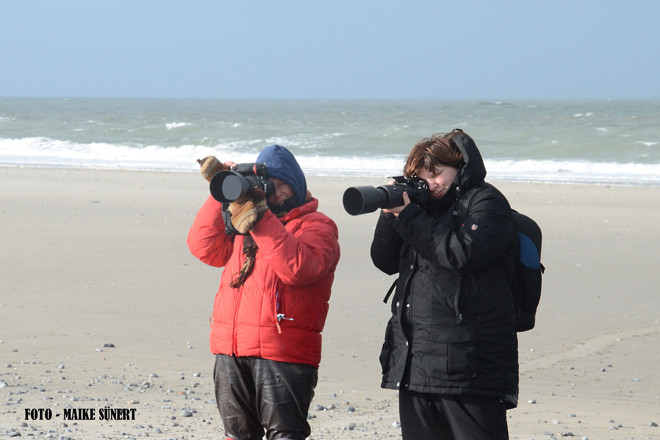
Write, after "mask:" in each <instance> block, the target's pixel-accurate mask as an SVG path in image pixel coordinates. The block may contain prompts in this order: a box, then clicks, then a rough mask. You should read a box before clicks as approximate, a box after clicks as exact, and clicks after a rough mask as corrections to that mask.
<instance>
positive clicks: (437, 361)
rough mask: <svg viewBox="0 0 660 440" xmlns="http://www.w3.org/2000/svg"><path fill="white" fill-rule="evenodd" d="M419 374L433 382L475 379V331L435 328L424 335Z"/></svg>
mask: <svg viewBox="0 0 660 440" xmlns="http://www.w3.org/2000/svg"><path fill="white" fill-rule="evenodd" d="M420 358H421V367H422V370H424V371H425V372H427V373H428V376H429V377H430V378H433V379H440V380H464V379H470V378H473V377H475V376H476V375H477V329H476V328H474V327H470V326H456V327H435V328H432V329H428V330H426V331H424V334H423V336H422V353H421V356H420Z"/></svg>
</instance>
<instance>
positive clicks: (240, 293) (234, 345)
mask: <svg viewBox="0 0 660 440" xmlns="http://www.w3.org/2000/svg"><path fill="white" fill-rule="evenodd" d="M242 299H243V286H242V285H241V287H240V289H239V291H238V298H237V300H236V309H235V310H234V325H233V326H232V336H231V341H232V342H231V345H232V347H231V352H232V354H233V355H234V356H238V352H237V351H238V350H237V349H238V342H237V338H238V337H237V335H236V327H237V325H236V323H237V321H238V312H239V310H240V309H241V300H242Z"/></svg>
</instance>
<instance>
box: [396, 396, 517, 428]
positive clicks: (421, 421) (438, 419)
mask: <svg viewBox="0 0 660 440" xmlns="http://www.w3.org/2000/svg"><path fill="white" fill-rule="evenodd" d="M399 416H400V417H401V432H402V434H403V440H507V439H508V438H509V429H508V426H507V423H506V405H505V403H504V402H502V401H501V400H500V399H499V398H497V397H485V396H450V395H440V394H426V393H415V392H411V391H405V390H400V391H399Z"/></svg>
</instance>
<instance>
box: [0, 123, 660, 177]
mask: <svg viewBox="0 0 660 440" xmlns="http://www.w3.org/2000/svg"><path fill="white" fill-rule="evenodd" d="M337 135H338V134H337ZM276 140H278V139H276V138H271V139H268V141H276ZM289 141H291V140H290V139H289ZM273 143H276V142H273ZM263 144H264V140H263V139H259V140H254V142H251V143H250V145H247V146H246V143H245V142H243V141H240V142H239V141H236V143H226V144H222V145H213V146H210V145H183V146H179V147H163V146H157V145H147V146H142V145H137V144H122V145H114V144H108V143H100V142H99V143H89V144H84V143H75V142H71V141H60V140H56V139H50V138H45V137H32V138H22V139H2V138H0V165H5V166H7V165H9V166H48V167H65V168H101V169H104V168H105V169H132V170H162V171H197V170H198V169H199V165H198V164H197V162H196V160H197V159H201V158H203V157H206V156H211V155H213V156H216V157H217V158H218V159H220V160H221V161H227V160H232V161H234V162H237V163H249V162H254V161H255V160H256V158H257V155H258V153H259V151H260V149H261V147H262V146H263ZM296 158H297V160H298V162H299V163H300V166H301V167H302V169H303V170H304V171H305V173H306V174H308V175H329V176H339V175H344V176H377V177H382V178H383V179H386V178H387V177H390V176H397V175H401V174H402V170H403V164H404V161H405V155H403V154H402V155H390V156H370V157H364V156H357V155H354V156H329V155H319V154H305V153H303V154H300V153H298V154H296ZM485 163H486V168H487V170H488V178H489V179H491V180H514V181H538V182H567V183H569V182H573V183H575V182H582V183H614V184H642V185H660V164H642V163H615V162H587V161H558V160H486V162H485Z"/></svg>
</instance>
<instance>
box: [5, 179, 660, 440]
mask: <svg viewBox="0 0 660 440" xmlns="http://www.w3.org/2000/svg"><path fill="white" fill-rule="evenodd" d="M489 181H490V180H489ZM0 182H2V187H3V190H4V191H3V194H2V196H1V197H2V210H0V226H1V227H2V230H3V231H4V232H5V234H4V235H5V237H6V238H5V239H4V242H5V243H4V246H3V252H2V254H0V264H1V266H2V267H3V268H4V270H5V273H6V274H7V275H6V276H5V277H3V281H2V287H3V295H2V298H1V299H0V317H1V321H2V332H1V334H0V341H1V342H0V358H2V359H3V361H4V362H3V364H2V365H0V373H1V374H0V396H1V397H2V399H3V401H5V405H4V406H3V407H2V408H1V409H0V435H3V436H7V435H8V434H9V433H11V432H17V433H20V434H21V435H22V436H27V435H35V436H37V437H43V436H44V435H47V434H48V433H49V432H50V433H54V434H56V436H57V437H59V436H60V435H66V436H70V437H72V438H89V437H98V436H99V433H101V434H102V435H103V436H105V437H107V438H120V437H121V438H123V437H124V435H123V434H124V433H126V434H127V435H129V436H132V437H138V436H146V435H145V434H147V435H149V436H151V437H156V438H160V437H166V438H182V439H183V438H191V437H195V438H220V437H222V435H221V434H222V429H221V424H220V419H219V415H218V414H217V409H216V407H215V404H214V402H213V399H214V397H213V379H212V375H211V371H212V366H213V365H212V363H213V359H212V355H211V354H210V352H209V350H208V342H207V339H208V319H209V315H210V313H211V307H212V302H213V296H214V294H215V291H216V290H217V283H218V280H219V276H220V271H219V270H218V269H215V268H211V267H208V266H205V265H204V264H202V263H201V262H199V261H197V260H196V259H194V257H192V256H191V255H190V253H189V251H188V249H187V247H186V244H185V239H186V235H187V232H188V228H189V227H190V224H191V223H192V220H193V218H194V215H195V214H196V212H197V209H198V208H199V206H201V203H202V202H203V200H204V199H205V198H206V196H207V193H208V190H207V188H208V186H207V183H206V181H204V180H203V179H202V178H201V176H199V174H198V173H193V172H187V171H182V172H162V171H129V170H125V171H114V170H93V169H72V168H61V169H60V168H42V167H33V168H27V167H26V168H19V167H0ZM384 182H385V181H384V179H382V178H378V177H353V176H341V177H339V176H337V177H334V176H308V187H309V189H310V191H311V192H312V195H314V196H315V197H317V198H319V200H320V207H319V209H320V210H321V211H322V212H324V213H326V214H327V215H329V216H330V217H331V218H332V219H333V220H334V221H335V222H336V223H337V225H338V227H339V231H340V245H341V249H342V258H341V260H340V263H339V266H338V267H337V272H336V276H335V283H334V286H333V293H332V298H331V300H330V312H329V315H328V320H327V322H326V327H325V330H324V332H323V337H324V347H323V358H322V360H321V367H320V369H319V384H318V386H317V389H316V397H315V399H314V401H313V403H312V408H311V409H310V416H311V417H312V418H311V419H310V424H311V425H312V435H311V438H315V439H318V440H321V439H335V438H338V437H340V436H341V437H342V438H344V439H358V438H377V436H378V437H391V438H396V437H397V436H398V433H399V432H400V430H399V429H398V428H397V427H396V426H395V425H396V422H397V421H398V406H397V405H398V404H397V393H396V392H394V391H390V390H383V389H381V388H380V366H379V364H378V353H379V352H380V346H381V343H382V338H383V335H384V330H385V324H386V322H387V319H388V317H389V306H388V305H385V304H383V303H382V298H383V296H384V295H385V292H386V291H387V289H388V288H389V286H390V284H391V282H392V281H393V279H394V278H392V277H387V276H385V275H384V274H381V273H379V272H378V271H377V270H376V269H375V268H373V266H372V265H371V262H370V260H369V255H368V252H369V251H368V249H369V244H370V239H371V235H372V234H373V227H374V226H375V222H376V216H377V213H370V214H365V215H361V216H350V215H348V214H347V213H346V212H345V211H344V210H343V207H342V204H341V195H342V193H343V191H344V190H345V188H347V187H348V186H354V185H361V184H365V185H374V186H377V185H381V184H383V183H384ZM490 182H491V183H493V184H494V185H495V186H497V187H498V188H499V189H500V190H501V191H502V192H503V193H504V194H505V195H506V196H507V198H508V199H509V201H510V203H511V205H512V207H513V208H514V209H517V210H519V211H521V212H523V213H525V214H527V215H529V216H531V217H532V218H534V219H535V220H536V221H537V222H538V223H539V225H540V226H541V228H542V229H543V233H544V243H543V252H542V261H543V263H544V265H545V266H546V268H547V271H546V274H545V276H544V281H543V282H544V288H543V294H542V298H541V304H540V306H539V311H538V314H537V327H536V328H535V329H533V330H531V331H529V332H525V333H520V334H519V343H520V349H519V353H520V354H519V357H520V371H521V383H520V389H521V391H520V398H519V406H518V408H517V409H515V410H512V411H510V412H509V430H510V433H511V438H520V439H526V438H532V437H534V438H541V437H544V436H548V435H549V434H548V433H552V434H555V435H556V434H558V433H561V434H562V435H566V434H568V433H572V434H574V435H575V436H580V437H589V438H592V439H593V438H611V439H628V438H653V437H654V436H660V427H657V426H652V424H653V423H655V424H660V385H658V382H659V381H660V373H658V372H657V368H656V365H657V363H658V361H660V354H659V350H658V348H657V347H658V346H659V345H658V342H659V337H660V320H659V318H658V317H657V305H658V302H659V301H660V300H658V299H657V294H656V291H657V284H658V279H657V276H656V271H657V266H658V263H660V258H659V257H658V252H657V250H656V246H657V243H659V242H660V232H658V228H657V226H656V225H657V224H659V223H660V210H658V209H657V207H658V206H659V205H660V187H656V186H636V185H612V184H604V185H590V184H563V183H562V184H559V183H528V182H504V181H490ZM110 345H112V346H110ZM3 383H4V385H2V384H3ZM106 406H109V407H112V408H115V409H118V410H119V409H136V410H137V411H136V413H135V420H104V421H101V420H74V421H67V422H66V424H67V425H68V426H66V427H65V426H62V425H63V420H62V418H61V417H60V418H59V419H58V418H56V417H55V416H53V417H52V419H51V420H25V410H26V409H32V408H34V409H37V408H42V409H46V408H49V409H51V410H52V412H53V414H55V413H57V412H59V413H61V414H63V408H96V410H97V411H96V412H97V414H98V410H99V409H101V408H105V407H106ZM321 407H322V409H321ZM315 408H318V409H315ZM351 408H353V410H351ZM376 433H377V435H376Z"/></svg>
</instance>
